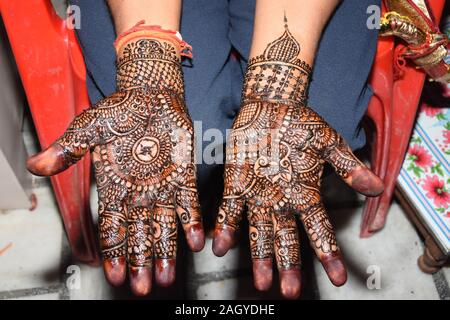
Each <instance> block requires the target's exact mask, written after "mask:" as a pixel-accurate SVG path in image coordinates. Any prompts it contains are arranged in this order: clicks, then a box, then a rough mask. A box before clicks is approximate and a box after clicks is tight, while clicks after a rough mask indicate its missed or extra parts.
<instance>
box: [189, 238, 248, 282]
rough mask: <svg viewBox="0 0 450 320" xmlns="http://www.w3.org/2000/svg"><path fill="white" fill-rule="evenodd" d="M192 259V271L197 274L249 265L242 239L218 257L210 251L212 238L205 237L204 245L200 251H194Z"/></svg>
mask: <svg viewBox="0 0 450 320" xmlns="http://www.w3.org/2000/svg"><path fill="white" fill-rule="evenodd" d="M244 251H245V252H244ZM193 259H194V271H195V273H198V274H200V273H207V272H217V271H230V270H236V269H239V268H246V267H247V268H249V267H250V252H249V251H247V250H246V247H245V246H244V245H243V244H242V241H241V243H239V245H238V246H236V247H235V248H232V249H231V250H230V251H228V252H227V254H226V255H225V256H223V257H220V258H218V257H216V256H215V255H214V253H213V252H212V239H208V238H207V239H206V243H205V247H204V248H203V250H202V251H200V252H198V253H194V255H193Z"/></svg>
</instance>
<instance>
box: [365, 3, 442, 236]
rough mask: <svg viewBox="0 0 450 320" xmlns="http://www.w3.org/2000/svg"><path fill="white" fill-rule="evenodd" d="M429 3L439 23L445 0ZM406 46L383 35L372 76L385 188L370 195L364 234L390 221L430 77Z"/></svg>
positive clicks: (378, 167)
mask: <svg viewBox="0 0 450 320" xmlns="http://www.w3.org/2000/svg"><path fill="white" fill-rule="evenodd" d="M429 5H430V9H431V11H432V14H433V16H434V18H435V22H436V23H439V21H440V18H441V15H442V11H443V9H444V5H445V0H429ZM383 11H384V12H385V8H384V7H383ZM403 48H404V46H403V44H400V43H396V42H395V39H393V38H380V39H379V41H378V48H377V53H376V57H375V62H374V65H373V68H372V72H371V76H370V80H369V82H370V84H371V85H372V88H373V90H374V96H373V98H372V100H371V102H370V105H369V109H368V112H367V116H368V117H369V118H370V119H371V120H372V121H373V123H374V124H375V131H376V135H375V143H374V147H373V150H372V170H373V171H374V172H375V173H376V174H377V175H378V176H379V177H380V178H381V179H383V181H384V185H385V190H384V192H383V194H382V195H381V196H379V197H376V198H367V200H366V204H365V207H364V213H363V220H362V225H361V233H360V235H361V237H369V236H370V235H372V234H373V233H374V232H376V231H378V230H380V229H382V228H383V227H384V225H385V223H386V217H387V214H388V211H389V207H390V204H391V201H392V197H393V194H394V189H395V184H396V181H397V178H398V175H399V173H400V169H401V166H402V164H403V160H404V158H405V154H406V150H407V147H408V143H409V139H410V135H411V132H412V129H413V125H414V119H415V117H416V113H417V108H418V106H419V100H420V97H421V94H422V88H423V84H424V81H425V77H426V74H425V73H424V72H423V71H421V70H419V69H416V68H415V67H414V66H413V65H409V64H408V65H404V64H402V63H401V60H399V53H400V52H401V50H402V49H403Z"/></svg>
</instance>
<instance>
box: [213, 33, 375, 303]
mask: <svg viewBox="0 0 450 320" xmlns="http://www.w3.org/2000/svg"><path fill="white" fill-rule="evenodd" d="M299 53H300V46H299V45H298V43H297V41H296V40H295V39H294V37H292V35H291V34H290V33H289V30H288V29H287V26H286V30H285V33H284V34H283V36H282V37H280V38H279V39H277V40H275V41H274V42H272V43H271V44H269V46H268V47H267V49H266V50H265V51H264V53H263V54H262V55H260V56H257V57H255V58H253V59H251V60H250V61H249V65H248V68H247V73H246V78H245V83H244V89H243V98H242V107H241V110H240V112H239V114H238V116H237V117H236V119H235V121H234V124H233V127H232V132H231V135H230V138H229V139H228V144H227V151H226V164H225V177H224V180H225V187H224V195H223V201H222V204H221V206H220V209H219V214H218V217H217V223H216V229H215V238H214V242H213V251H214V253H215V254H216V255H217V256H223V255H224V254H225V253H226V252H227V251H228V250H229V249H230V248H231V246H232V245H233V238H234V234H235V231H236V229H237V227H238V224H239V221H240V220H241V215H242V213H243V211H244V209H245V208H246V209H247V212H248V213H247V216H248V220H249V225H250V230H249V237H250V247H251V256H252V260H253V276H254V284H255V287H256V288H257V289H259V290H267V289H269V288H270V286H271V284H272V261H273V257H275V259H276V264H277V267H278V270H279V274H280V285H281V292H282V294H283V296H285V297H287V298H296V297H298V295H299V293H300V287H301V284H300V244H299V237H298V230H297V223H296V216H298V217H299V218H300V220H301V222H302V223H303V226H304V228H305V230H306V232H307V235H308V237H309V239H310V243H311V246H312V247H313V248H314V250H315V253H316V255H317V257H318V258H319V260H320V261H321V263H322V265H323V267H324V268H325V270H326V272H327V274H328V276H329V278H330V280H331V281H332V282H333V284H335V285H342V284H343V283H344V282H345V281H346V277H347V275H346V270H345V267H344V264H343V261H342V257H341V255H340V251H339V248H338V245H337V243H336V237H335V234H334V231H333V228H332V226H331V223H330V221H329V220H328V217H327V214H326V212H325V208H324V205H323V203H322V201H321V196H320V181H321V175H322V171H323V166H324V163H325V162H328V163H330V164H331V165H332V166H333V167H334V169H335V171H336V172H337V173H338V174H339V175H340V176H341V178H342V179H343V180H344V181H345V182H346V183H347V184H348V185H350V186H351V187H352V188H354V189H355V190H357V191H359V192H361V193H363V194H365V195H367V196H375V195H378V194H379V193H381V192H382V190H383V184H382V182H381V180H380V179H379V178H378V177H377V176H375V175H374V174H373V173H372V172H371V171H370V170H369V169H368V168H366V167H365V166H364V164H362V163H361V162H360V161H359V160H358V159H357V158H356V157H355V156H354V155H353V153H352V151H351V150H350V148H349V147H348V145H347V144H346V143H345V141H344V140H343V138H342V137H341V136H340V135H339V134H338V133H337V132H336V131H335V130H334V129H333V128H331V127H330V126H329V125H328V124H327V123H326V122H325V121H324V120H323V119H322V118H321V117H320V116H319V115H318V114H317V113H315V112H314V111H313V110H312V109H310V108H309V107H307V106H306V91H307V85H308V81H309V74H310V71H311V70H310V67H309V66H308V65H307V64H306V63H304V62H303V61H301V60H300V59H298V55H299Z"/></svg>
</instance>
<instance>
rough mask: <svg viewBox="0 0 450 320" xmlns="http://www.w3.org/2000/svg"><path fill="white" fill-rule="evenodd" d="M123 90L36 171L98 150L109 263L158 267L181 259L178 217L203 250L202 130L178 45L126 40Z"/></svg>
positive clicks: (85, 117)
mask: <svg viewBox="0 0 450 320" xmlns="http://www.w3.org/2000/svg"><path fill="white" fill-rule="evenodd" d="M117 84H118V85H117V87H118V92H117V93H115V94H113V95H112V96H110V97H108V98H106V99H104V100H102V101H100V102H99V103H97V104H96V105H95V106H93V107H92V108H91V109H88V110H86V111H84V112H83V113H82V114H81V115H79V116H78V117H76V118H75V120H74V121H73V122H72V124H71V125H70V127H69V129H68V130H67V132H66V133H65V134H64V135H63V136H62V137H61V138H60V139H59V140H57V142H56V143H55V144H54V145H53V146H52V147H50V148H49V149H48V150H46V151H44V152H42V153H41V154H39V155H37V156H35V157H34V158H33V159H31V160H30V162H31V163H30V162H29V164H31V165H29V167H30V169H31V170H32V171H33V172H34V173H38V174H45V175H50V174H55V173H58V172H60V171H62V170H64V169H65V168H67V167H68V166H69V165H71V164H73V163H75V162H76V161H77V160H79V159H80V158H81V157H82V156H83V155H84V154H85V153H86V152H87V151H89V150H90V149H93V153H92V159H93V164H94V168H95V175H96V181H97V189H98V195H99V232H100V243H101V249H102V253H103V257H104V259H105V260H107V261H108V260H110V261H112V260H114V259H117V258H124V257H126V259H127V262H128V265H129V267H130V268H133V267H137V268H139V267H151V261H152V258H153V255H155V256H156V258H165V259H175V256H176V247H177V245H176V241H177V238H176V236H177V213H178V215H179V217H180V219H181V222H182V225H183V228H184V229H185V231H187V237H188V243H189V244H192V246H191V248H194V250H199V249H201V247H202V246H203V244H202V242H203V231H202V228H201V216H200V210H199V205H198V195H197V187H196V170H195V165H194V149H193V148H194V143H193V135H194V131H193V125H192V121H191V119H190V117H189V115H188V113H187V110H186V107H185V104H184V87H183V76H182V71H181V62H180V57H179V54H178V55H177V49H176V47H175V45H172V44H171V43H170V42H169V41H167V40H164V41H162V40H161V41H160V40H159V39H147V38H139V39H137V40H136V39H135V38H132V40H130V41H128V42H126V43H125V45H124V46H122V47H121V48H120V49H119V51H118V62H117ZM49 159H51V161H50V160H49ZM49 163H50V165H49ZM42 164H44V165H42ZM191 228H194V229H195V230H194V231H193V232H189V231H191V230H190V229H191ZM107 276H108V275H107ZM147 281H148V279H147ZM150 281H151V280H150ZM113 282H114V281H113ZM132 287H133V286H132ZM147 287H149V285H148V286H147Z"/></svg>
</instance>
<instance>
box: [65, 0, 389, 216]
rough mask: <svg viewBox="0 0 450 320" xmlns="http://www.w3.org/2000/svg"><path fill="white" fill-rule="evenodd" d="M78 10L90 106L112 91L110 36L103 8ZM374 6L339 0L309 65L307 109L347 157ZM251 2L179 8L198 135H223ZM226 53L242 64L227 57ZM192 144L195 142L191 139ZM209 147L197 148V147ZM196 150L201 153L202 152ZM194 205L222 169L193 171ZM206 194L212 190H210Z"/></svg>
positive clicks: (354, 140) (368, 60)
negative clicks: (336, 136)
mask: <svg viewBox="0 0 450 320" xmlns="http://www.w3.org/2000/svg"><path fill="white" fill-rule="evenodd" d="M71 2H72V4H75V5H78V6H79V7H80V9H81V29H79V30H78V31H77V33H78V37H79V40H80V44H81V47H82V49H83V52H84V57H85V62H86V68H87V72H88V80H87V85H88V90H89V96H90V99H91V101H92V103H95V102H97V101H98V100H100V99H101V98H104V97H106V96H108V95H110V94H111V93H113V92H114V91H115V51H114V48H113V45H112V44H113V42H114V40H115V32H114V27H113V23H112V19H111V17H110V14H109V10H108V7H107V5H106V2H105V1H92V0H72V1H71ZM380 3H381V0H345V1H342V3H341V5H340V6H339V7H338V8H337V10H336V11H335V13H334V14H333V16H332V18H331V20H330V22H329V23H328V26H327V27H326V29H325V31H324V33H323V36H322V39H321V42H320V45H319V49H318V53H317V57H316V61H315V66H314V72H313V75H312V82H311V86H310V91H309V105H310V106H311V107H312V108H313V109H314V110H316V111H317V112H318V113H319V114H320V115H322V116H323V117H324V118H325V119H326V120H327V121H328V122H329V123H330V125H331V126H332V127H334V128H335V129H336V130H337V131H338V132H340V133H341V134H342V135H343V137H344V138H345V139H346V140H347V142H348V143H349V144H350V146H351V147H352V148H353V149H357V148H360V147H362V146H363V145H364V143H365V137H364V132H363V131H362V130H360V129H359V123H360V120H361V118H362V116H363V115H364V113H365V111H366V109H367V105H368V102H369V100H370V97H371V95H372V92H371V90H370V88H369V87H368V85H367V84H366V81H367V77H368V75H369V72H370V68H371V65H372V61H373V58H374V54H375V49H376V41H377V30H369V29H368V28H367V27H366V20H367V18H368V17H369V16H368V14H367V13H366V10H367V7H368V6H369V5H373V4H376V5H380ZM254 8H255V0H214V1H211V0H184V1H183V10H182V22H181V33H182V35H183V39H184V40H186V41H187V42H188V43H190V44H191V45H192V47H193V53H194V58H193V60H192V61H191V62H189V61H186V62H185V63H184V66H183V70H184V77H185V87H186V103H187V106H188V109H189V112H190V114H191V117H192V119H193V120H194V121H202V129H203V131H204V130H206V129H208V128H217V129H220V130H221V131H222V132H223V133H225V130H226V129H228V128H230V126H231V124H232V121H233V119H234V117H235V116H236V113H237V111H238V110H239V100H240V91H241V86H242V81H243V73H244V71H245V67H246V58H247V56H248V53H249V50H250V44H251V37H252V31H253V30H252V29H253V16H254ZM232 48H234V49H235V50H236V51H237V52H238V53H239V54H240V55H241V57H242V58H243V59H241V60H236V59H233V58H231V57H230V52H231V50H232ZM197 137H199V134H197ZM209 143H210V142H206V143H204V146H205V145H207V144H209ZM204 146H203V147H204ZM198 169H199V170H198V179H199V180H198V181H199V190H200V195H201V198H202V205H203V207H204V208H205V209H206V211H209V210H210V208H211V206H213V207H214V206H215V204H216V203H217V201H218V200H219V198H220V192H221V190H220V181H221V176H222V170H223V169H222V168H221V167H219V166H217V165H206V164H201V165H199V166H198ZM211 186H212V187H211Z"/></svg>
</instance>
